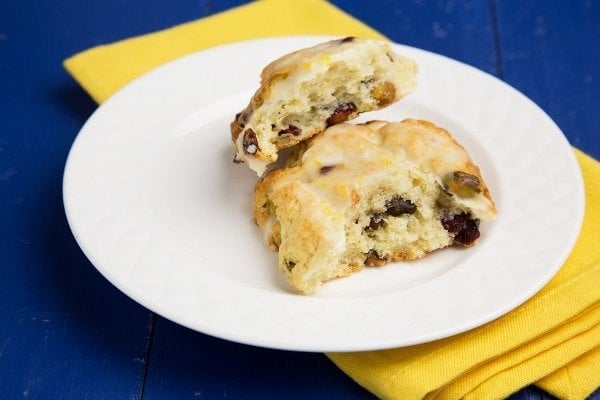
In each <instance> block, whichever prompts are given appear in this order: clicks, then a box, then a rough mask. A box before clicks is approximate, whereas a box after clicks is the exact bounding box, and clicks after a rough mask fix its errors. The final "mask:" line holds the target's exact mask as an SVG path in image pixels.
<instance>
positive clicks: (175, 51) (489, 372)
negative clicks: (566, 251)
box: [64, 0, 600, 399]
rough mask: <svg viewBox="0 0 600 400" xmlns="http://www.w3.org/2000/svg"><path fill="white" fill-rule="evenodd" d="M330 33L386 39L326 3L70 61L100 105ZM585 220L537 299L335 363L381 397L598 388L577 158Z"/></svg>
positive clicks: (592, 253)
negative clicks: (455, 329) (154, 80)
mask: <svg viewBox="0 0 600 400" xmlns="http://www.w3.org/2000/svg"><path fill="white" fill-rule="evenodd" d="M290 34H329V35H338V36H347V35H353V36H359V37H373V38H381V37H383V36H382V35H380V34H379V33H377V32H376V31H374V30H373V29H371V28H369V27H368V26H366V25H364V24H363V23H361V22H360V21H358V20H356V19H354V18H352V17H351V16H349V15H347V14H345V13H343V12H342V11H340V10H338V9H337V8H335V7H333V6H332V5H330V4H328V3H326V2H324V1H321V0H302V1H297V0H262V1H259V2H255V3H251V4H248V5H245V6H242V7H238V8H235V9H232V10H229V11H227V12H224V13H221V14H217V15H214V16H211V17H208V18H204V19H201V20H198V21H193V22H189V23H186V24H183V25H180V26H177V27H174V28H171V29H167V30H164V31H161V32H157V33H152V34H148V35H144V36H140V37H137V38H133V39H128V40H124V41H121V42H117V43H114V44H109V45H106V46H99V47H96V48H93V49H90V50H87V51H84V52H82V53H79V54H77V55H75V56H73V57H71V58H69V59H68V60H66V61H65V64H64V65H65V68H66V69H67V70H68V71H69V72H70V73H71V75H73V76H74V77H75V79H76V80H77V81H78V82H79V83H80V84H81V85H82V86H83V87H84V88H85V90H86V91H88V93H90V95H91V96H92V97H93V98H94V99H95V100H96V101H98V102H102V101H104V100H106V99H107V98H108V97H109V96H110V95H112V94H113V93H114V92H115V91H116V90H118V89H119V88H121V87H122V86H123V85H125V84H126V83H128V82H129V81H131V80H132V79H134V78H136V77H137V76H139V75H140V74H142V73H144V72H146V71H149V70H151V69H152V68H154V67H156V66H158V65H160V64H162V63H164V62H167V61H170V60H172V59H174V58H176V57H179V56H182V55H185V54H188V53H191V52H194V51H198V50H202V49H205V48H208V47H211V46H216V45H220V44H224V43H228V42H234V41H239V40H245V39H251V38H257V37H267V36H278V35H290ZM576 155H577V159H578V160H579V163H580V165H581V169H582V171H583V176H584V180H585V184H586V204H587V209H586V215H585V222H584V225H583V229H582V232H581V235H580V238H579V240H578V242H577V244H576V246H575V249H574V250H573V253H572V254H571V256H570V257H569V259H568V260H567V262H566V263H565V265H564V266H563V267H562V269H561V270H560V272H559V273H558V274H557V275H556V277H555V278H554V279H553V280H552V281H551V282H550V283H549V284H548V285H547V286H546V287H545V288H544V289H543V290H542V291H540V292H539V293H538V294H537V295H535V296H534V297H533V298H532V299H530V300H529V301H527V302H526V303H525V304H523V305H522V306H520V307H519V308H517V309H515V310H513V311H512V312H510V313H508V314H507V315H505V316H503V317H501V318H499V319H497V320H495V321H493V322H490V323H488V324H486V325H484V326H482V327H479V328H476V329H474V330H471V331H469V332H466V333H463V334H460V335H457V336H453V337H450V338H446V339H442V340H438V341H435V342H431V343H426V344H422V345H417V346H411V347H405V348H399V349H392V350H384V351H372V352H364V353H337V354H328V356H329V357H330V358H331V359H332V360H333V361H334V362H335V363H336V364H337V365H338V366H339V367H340V368H341V369H342V370H344V371H345V372H346V373H347V374H349V375H350V376H351V377H352V378H353V379H354V380H355V381H356V382H358V383H359V384H361V385H363V386H364V387H366V388H367V389H368V390H370V391H371V392H373V393H374V394H376V395H378V396H380V397H383V398H399V399H421V398H444V399H451V398H462V397H464V398H473V399H481V398H485V399H490V398H501V397H503V396H506V395H508V394H510V393H512V392H514V391H516V390H518V389H519V388H521V387H523V386H526V385H528V384H530V383H533V382H536V384H537V385H538V386H540V387H542V388H543V389H545V390H547V391H548V392H550V393H552V394H554V395H556V396H558V397H560V398H563V399H582V398H584V397H585V396H586V395H587V394H589V393H591V392H592V391H593V390H594V389H595V388H596V387H598V386H600V324H599V323H600V292H599V291H598V290H597V288H598V287H599V286H600V255H599V254H598V251H597V248H598V244H599V237H600V235H599V232H600V164H599V163H598V162H597V161H595V160H593V159H591V158H590V157H588V156H586V155H584V154H583V153H581V152H579V151H576Z"/></svg>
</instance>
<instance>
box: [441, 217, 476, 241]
mask: <svg viewBox="0 0 600 400" xmlns="http://www.w3.org/2000/svg"><path fill="white" fill-rule="evenodd" d="M442 226H443V227H444V229H446V230H447V231H448V233H449V234H451V235H452V236H453V237H454V241H455V242H456V243H459V244H462V245H464V246H470V245H471V244H473V242H475V241H476V240H477V239H478V238H479V236H480V233H479V220H478V219H473V218H471V215H470V214H467V213H461V214H454V215H451V214H448V215H444V216H443V217H442Z"/></svg>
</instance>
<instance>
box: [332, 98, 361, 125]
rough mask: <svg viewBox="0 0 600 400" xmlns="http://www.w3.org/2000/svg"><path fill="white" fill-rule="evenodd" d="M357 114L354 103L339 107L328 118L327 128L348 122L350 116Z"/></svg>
mask: <svg viewBox="0 0 600 400" xmlns="http://www.w3.org/2000/svg"><path fill="white" fill-rule="evenodd" d="M354 112H356V105H355V104H354V103H344V104H340V105H339V106H337V108H336V109H335V110H333V113H332V114H331V116H330V117H329V118H327V126H331V125H335V124H339V123H341V122H344V121H348V118H350V115H352V114H353V113H354Z"/></svg>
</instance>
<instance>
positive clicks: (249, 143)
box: [243, 128, 258, 154]
mask: <svg viewBox="0 0 600 400" xmlns="http://www.w3.org/2000/svg"><path fill="white" fill-rule="evenodd" d="M243 146H244V151H245V152H246V153H248V154H256V152H257V151H258V139H257V138H256V133H254V131H253V130H252V129H250V128H248V129H246V130H245V131H244V141H243Z"/></svg>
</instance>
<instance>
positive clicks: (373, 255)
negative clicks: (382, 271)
mask: <svg viewBox="0 0 600 400" xmlns="http://www.w3.org/2000/svg"><path fill="white" fill-rule="evenodd" d="M366 256H367V258H366V259H365V265H366V266H368V267H381V266H382V265H383V264H385V262H386V260H385V258H381V257H380V256H379V254H378V253H377V252H376V251H375V250H371V251H369V252H368V253H367V254H366Z"/></svg>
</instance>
